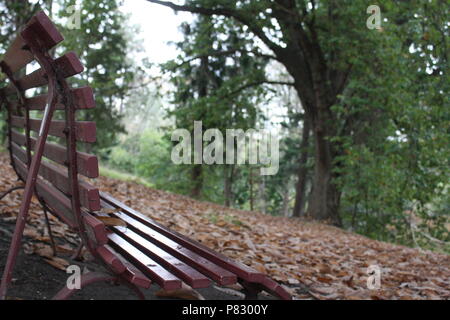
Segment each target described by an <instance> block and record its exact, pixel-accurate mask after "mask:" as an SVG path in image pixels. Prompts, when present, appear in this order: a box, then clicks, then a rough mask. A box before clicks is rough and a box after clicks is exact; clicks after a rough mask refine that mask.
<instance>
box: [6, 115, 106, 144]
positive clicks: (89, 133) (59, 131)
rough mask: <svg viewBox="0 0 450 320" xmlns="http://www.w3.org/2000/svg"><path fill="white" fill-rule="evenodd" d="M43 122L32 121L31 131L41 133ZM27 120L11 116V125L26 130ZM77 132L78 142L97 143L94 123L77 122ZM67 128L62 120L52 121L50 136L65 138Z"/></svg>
mask: <svg viewBox="0 0 450 320" xmlns="http://www.w3.org/2000/svg"><path fill="white" fill-rule="evenodd" d="M41 123H42V120H38V119H30V129H31V130H32V131H35V132H39V130H40V128H41ZM25 124H26V123H25V118H24V117H19V116H11V125H12V126H14V127H16V128H25ZM75 126H76V132H75V136H76V139H77V141H80V142H87V143H94V142H95V141H96V135H97V133H96V126H95V122H93V121H77V122H76V123H75ZM65 128H66V122H65V121H62V120H52V121H51V123H50V130H49V135H52V136H55V137H60V138H65V137H66V135H65V133H64V129H65Z"/></svg>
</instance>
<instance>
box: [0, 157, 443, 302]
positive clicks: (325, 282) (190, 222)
mask: <svg viewBox="0 0 450 320" xmlns="http://www.w3.org/2000/svg"><path fill="white" fill-rule="evenodd" d="M16 180H17V179H16V176H15V173H14V171H13V170H12V169H11V167H10V166H9V159H8V156H7V154H5V153H0V193H1V192H3V191H4V190H6V189H8V188H9V187H11V186H14V185H17V184H18V182H17V181H16ZM96 184H97V185H98V186H99V187H100V188H101V190H102V191H105V192H108V193H111V194H112V195H113V196H115V197H116V198H118V199H119V200H121V201H123V202H124V203H125V204H127V205H129V206H131V207H133V208H134V209H137V210H139V211H141V212H142V213H144V214H146V215H148V216H149V217H151V218H153V219H154V220H156V221H158V222H160V223H162V224H164V225H166V226H168V227H170V228H173V229H174V230H176V231H179V232H181V233H183V234H185V235H188V236H190V237H192V238H194V239H196V240H198V241H200V242H202V243H204V244H205V245H207V246H209V247H211V248H213V249H215V250H217V251H219V252H222V253H224V254H225V255H227V256H229V257H231V258H233V259H236V260H238V261H241V262H243V263H245V264H247V265H250V266H252V267H254V268H255V269H257V270H260V271H263V272H266V273H267V274H269V275H270V276H271V277H272V278H273V279H275V280H277V281H279V282H280V283H283V284H284V285H285V286H286V287H287V288H288V290H290V291H291V292H292V294H293V295H294V296H295V297H296V298H298V299H449V298H450V256H448V255H444V254H438V253H434V252H429V251H421V250H419V249H412V248H407V247H403V246H398V245H393V244H389V243H384V242H379V241H374V240H371V239H368V238H365V237H363V236H360V235H356V234H353V233H350V232H346V231H343V230H341V229H338V228H334V227H331V226H327V225H322V224H317V223H311V222H304V221H299V220H295V219H288V218H283V217H272V216H268V215H264V214H261V213H258V212H248V211H240V210H233V209H229V208H226V207H223V206H220V205H217V204H213V203H207V202H199V201H195V200H192V199H190V198H188V197H184V196H180V195H176V194H171V193H168V192H164V191H160V190H155V189H151V188H147V187H144V186H142V185H138V184H135V183H133V182H123V181H118V180H114V179H110V178H105V177H101V178H99V179H97V180H96ZM20 194H21V193H20V192H16V193H14V194H12V195H10V196H8V197H6V198H5V199H4V200H2V201H0V219H2V220H4V221H8V220H14V217H15V214H16V213H17V211H18V208H19V205H20ZM51 221H52V225H53V230H54V232H55V234H56V236H57V237H59V238H63V239H64V240H65V244H62V245H59V247H58V250H60V251H62V252H64V251H70V250H72V249H73V246H74V244H76V243H77V237H76V235H75V234H73V233H72V232H70V231H69V230H67V228H66V227H65V226H64V225H63V224H61V223H59V222H58V221H57V220H56V219H53V218H52V220H51ZM44 230H45V228H44V218H43V215H42V210H41V209H40V207H39V205H38V203H37V201H36V200H34V202H33V204H32V209H31V215H30V219H29V223H28V227H27V229H26V234H27V236H29V237H31V238H33V239H34V240H35V241H33V243H30V244H26V245H25V246H24V248H25V251H26V252H28V253H30V254H32V253H35V254H39V255H41V256H43V257H44V259H46V261H47V262H48V263H50V264H52V265H54V266H55V267H57V268H61V269H64V268H65V262H64V260H63V259H61V260H58V259H54V258H52V257H51V251H50V246H49V238H48V236H46V234H45V231H44ZM373 265H376V266H378V267H379V268H380V271H381V287H380V289H378V290H370V289H368V288H367V280H368V277H369V275H368V274H367V271H368V267H369V266H373Z"/></svg>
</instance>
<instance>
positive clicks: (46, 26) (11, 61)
mask: <svg viewBox="0 0 450 320" xmlns="http://www.w3.org/2000/svg"><path fill="white" fill-rule="evenodd" d="M25 28H32V29H34V30H36V31H38V32H39V37H40V40H41V43H42V46H44V47H45V49H47V50H49V49H51V48H53V47H54V46H56V45H57V44H58V43H60V42H61V41H63V39H64V38H63V36H62V35H61V34H60V33H59V31H58V30H57V29H56V27H55V25H54V24H53V23H52V22H51V21H50V19H49V18H48V17H47V16H46V15H45V13H44V12H38V13H37V14H36V15H35V16H34V17H33V18H31V20H30V22H28V23H27V25H26V26H25ZM33 60H34V56H33V54H32V53H31V52H30V51H29V50H27V49H26V47H25V41H24V40H23V38H22V35H20V34H19V35H18V36H17V37H16V39H15V40H14V41H13V42H12V44H11V45H10V46H9V48H8V50H7V51H6V53H5V55H4V56H3V61H4V62H5V63H6V64H7V66H8V67H9V68H10V70H11V72H13V73H14V72H16V71H18V70H20V69H22V68H23V67H25V66H26V65H27V64H28V63H30V62H31V61H33Z"/></svg>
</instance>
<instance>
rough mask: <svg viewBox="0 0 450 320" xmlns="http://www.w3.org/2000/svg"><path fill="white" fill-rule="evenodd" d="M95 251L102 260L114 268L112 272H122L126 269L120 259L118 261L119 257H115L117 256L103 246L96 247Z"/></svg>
mask: <svg viewBox="0 0 450 320" xmlns="http://www.w3.org/2000/svg"><path fill="white" fill-rule="evenodd" d="M97 253H98V254H99V255H100V257H101V258H102V259H103V261H104V262H105V263H106V264H107V265H108V266H110V267H111V268H112V269H113V270H114V272H116V273H118V274H122V273H124V272H125V271H126V270H127V268H126V267H125V265H124V264H123V263H122V261H120V260H119V258H117V256H116V255H114V254H113V253H112V252H111V251H109V250H108V249H107V248H106V247H105V246H101V247H98V248H97Z"/></svg>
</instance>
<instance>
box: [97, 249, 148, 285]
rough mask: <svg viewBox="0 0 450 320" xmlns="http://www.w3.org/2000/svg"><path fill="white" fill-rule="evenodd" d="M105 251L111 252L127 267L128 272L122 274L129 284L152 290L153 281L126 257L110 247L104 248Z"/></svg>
mask: <svg viewBox="0 0 450 320" xmlns="http://www.w3.org/2000/svg"><path fill="white" fill-rule="evenodd" d="M103 247H104V248H105V249H107V250H109V251H110V252H111V253H112V254H114V255H115V256H116V257H117V258H118V259H119V260H120V261H121V262H122V263H123V264H124V266H125V267H126V269H127V270H126V271H125V272H124V273H123V274H121V276H122V277H124V278H125V279H126V280H127V281H128V282H130V283H132V284H134V285H137V286H139V287H141V288H146V289H148V288H150V286H151V284H152V281H151V280H150V279H149V278H147V277H146V276H145V275H144V274H143V273H142V272H141V271H139V270H138V269H137V268H136V267H134V266H133V265H132V264H131V263H130V262H128V261H127V260H126V259H125V258H124V257H122V256H121V255H120V254H119V253H117V251H115V250H114V249H113V248H111V247H110V246H109V245H104V246H103Z"/></svg>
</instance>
